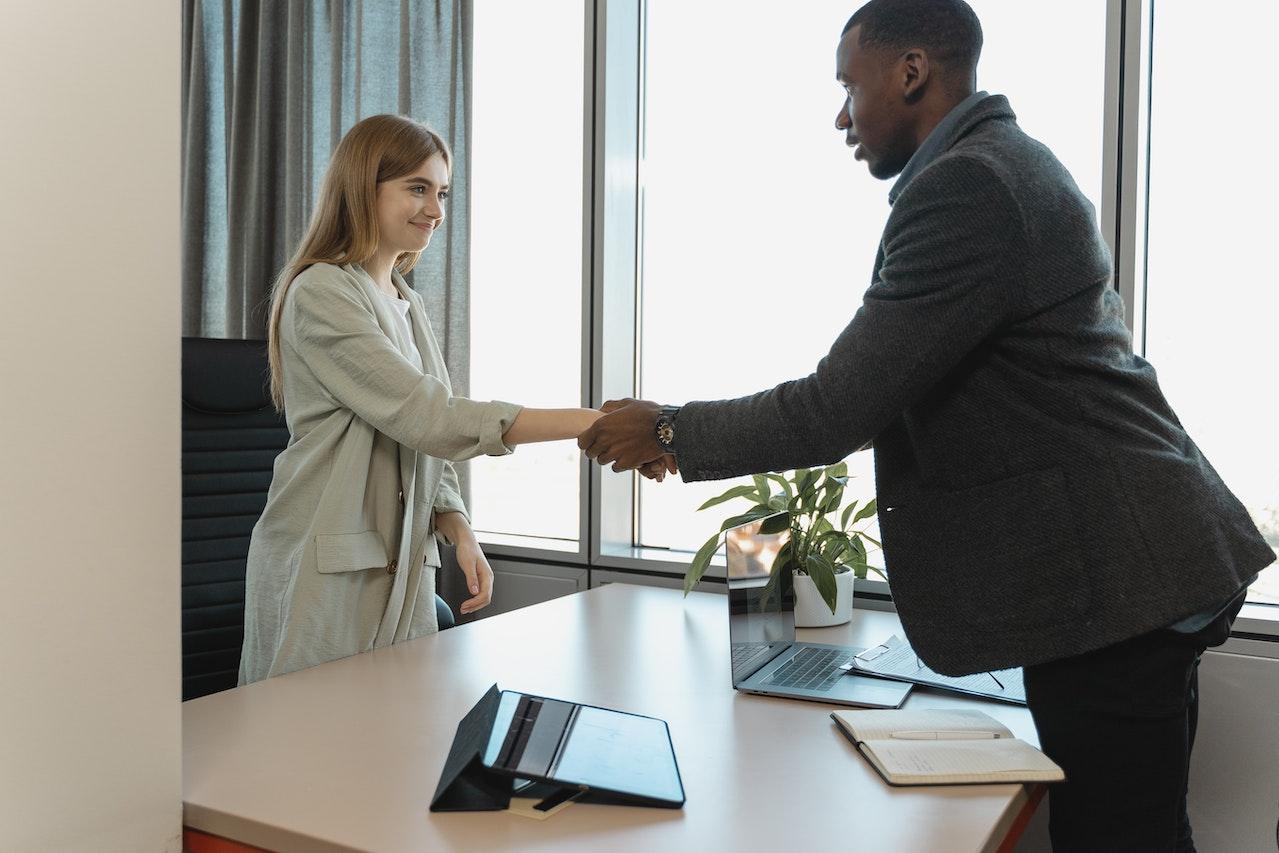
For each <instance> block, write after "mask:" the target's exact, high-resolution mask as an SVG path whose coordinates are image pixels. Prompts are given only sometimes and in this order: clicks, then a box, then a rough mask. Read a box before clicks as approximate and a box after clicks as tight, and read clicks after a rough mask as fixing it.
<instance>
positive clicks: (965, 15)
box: [840, 0, 982, 74]
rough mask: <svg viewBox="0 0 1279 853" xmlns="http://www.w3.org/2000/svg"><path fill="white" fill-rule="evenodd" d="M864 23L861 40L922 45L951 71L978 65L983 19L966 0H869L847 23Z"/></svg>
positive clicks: (886, 44) (878, 44)
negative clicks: (980, 19) (981, 19)
mask: <svg viewBox="0 0 1279 853" xmlns="http://www.w3.org/2000/svg"><path fill="white" fill-rule="evenodd" d="M859 24H860V25H861V28H862V31H861V33H860V34H859V35H860V38H859V39H858V44H860V45H862V46H869V47H880V48H887V49H892V50H905V49H907V48H911V47H922V48H923V49H924V50H926V51H927V52H928V55H929V56H930V57H932V58H933V59H935V60H936V61H937V62H938V63H939V64H940V65H941V66H942V67H943V68H945V69H946V70H947V71H948V72H967V73H969V74H971V73H972V72H973V71H975V70H976V69H977V60H978V59H979V58H980V57H981V41H982V39H981V22H980V21H978V20H977V15H976V14H975V13H974V12H973V10H972V7H971V6H969V5H968V4H967V3H965V2H964V0H870V2H869V3H867V4H866V5H865V6H862V7H861V8H860V9H858V10H857V11H856V12H854V13H853V16H852V17H851V18H849V19H848V23H847V24H845V25H844V31H843V32H842V33H840V37H841V38H842V37H843V36H845V35H847V33H848V31H849V30H851V29H852V28H853V27H855V26H857V25H859Z"/></svg>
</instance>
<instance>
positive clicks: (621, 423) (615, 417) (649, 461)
mask: <svg viewBox="0 0 1279 853" xmlns="http://www.w3.org/2000/svg"><path fill="white" fill-rule="evenodd" d="M661 409H662V407H661V406H660V405H658V404H657V403H654V402H652V401H650V400H633V399H631V398H630V397H627V398H626V399H623V400H609V401H608V402H607V403H605V404H604V405H603V406H601V407H600V411H601V412H603V413H604V415H603V416H602V417H600V418H599V419H597V420H596V421H595V423H594V424H592V425H591V426H590V427H589V428H587V430H586V431H585V432H583V433H582V434H581V435H579V436H578V437H577V446H578V447H580V448H582V451H583V452H584V453H585V454H586V456H587V458H589V459H594V460H595V461H596V462H598V463H599V464H601V465H608V464H610V463H611V464H612V465H613V470H614V471H632V470H633V471H639V472H640V473H641V474H643V475H644V476H645V477H647V478H649V479H650V480H656V481H657V482H659V483H660V482H661V481H662V480H664V479H665V478H666V475H667V474H674V473H676V472H677V471H678V470H679V466H678V465H676V464H675V457H674V456H673V455H672V454H670V453H667V452H666V451H665V450H664V449H663V448H662V446H661V445H660V444H658V443H657V434H656V432H655V431H654V425H655V424H656V423H657V416H658V415H659V414H660V413H661Z"/></svg>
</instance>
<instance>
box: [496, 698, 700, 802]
mask: <svg viewBox="0 0 1279 853" xmlns="http://www.w3.org/2000/svg"><path fill="white" fill-rule="evenodd" d="M484 764H485V765H486V766H488V767H492V768H494V769H499V770H506V771H509V772H512V773H516V774H519V775H521V776H530V777H540V778H545V779H550V780H553V781H555V782H559V783H561V784H565V785H586V786H587V787H589V788H595V789H600V790H604V791H616V792H618V793H623V794H633V795H636V796H642V797H648V798H651V799H655V800H662V801H664V802H669V803H682V802H683V801H684V788H683V785H681V784H680V778H679V769H678V768H677V767H676V765H675V750H674V749H673V748H672V746H671V736H670V731H669V730H668V729H667V727H666V723H665V722H664V721H662V720H659V719H656V718H654V717H642V716H640V715H638V714H627V713H624V712H622V711H610V710H608V709H605V708H594V707H591V706H589V705H578V704H576V703H573V702H561V701H559V700H558V699H544V698H542V697H539V696H528V695H526V694H523V693H513V692H511V691H508V690H503V691H502V699H501V703H500V704H499V706H498V711H497V719H496V721H495V722H494V723H493V730H492V732H491V733H490V734H489V742H488V747H487V748H486V749H485V752H484Z"/></svg>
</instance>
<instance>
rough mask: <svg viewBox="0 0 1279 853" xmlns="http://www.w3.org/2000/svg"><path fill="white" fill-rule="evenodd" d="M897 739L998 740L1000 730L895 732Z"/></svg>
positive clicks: (894, 735)
mask: <svg viewBox="0 0 1279 853" xmlns="http://www.w3.org/2000/svg"><path fill="white" fill-rule="evenodd" d="M892 736H893V737H895V738H897V740H997V739H998V738H999V733H998V732H893V734H892Z"/></svg>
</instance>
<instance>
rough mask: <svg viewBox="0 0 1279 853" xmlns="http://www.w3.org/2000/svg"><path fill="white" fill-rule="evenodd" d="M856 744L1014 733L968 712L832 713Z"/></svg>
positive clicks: (1009, 735)
mask: <svg viewBox="0 0 1279 853" xmlns="http://www.w3.org/2000/svg"><path fill="white" fill-rule="evenodd" d="M833 716H835V717H837V718H839V719H840V720H841V721H843V723H844V725H845V726H846V727H847V728H848V730H849V731H850V732H852V735H853V737H854V738H856V739H857V740H862V741H866V740H886V739H889V738H891V737H892V734H893V732H928V731H932V732H962V731H971V732H995V733H996V734H998V735H999V736H1000V737H1001V738H1011V737H1012V736H1013V733H1012V732H1011V731H1009V729H1008V727H1007V726H1004V725H1003V724H1001V723H1000V722H999V721H998V720H996V719H995V718H994V717H992V716H990V715H989V714H986V713H983V712H981V711H977V710H969V709H953V710H946V709H928V708H925V709H922V710H918V711H915V710H910V711H891V710H890V711H835V712H834V713H833Z"/></svg>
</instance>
